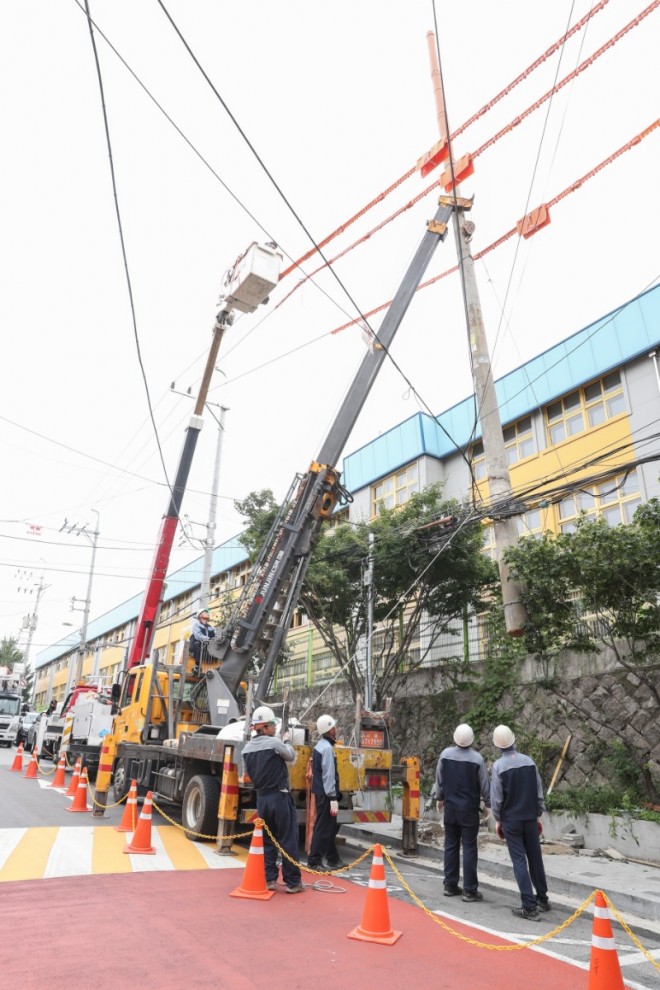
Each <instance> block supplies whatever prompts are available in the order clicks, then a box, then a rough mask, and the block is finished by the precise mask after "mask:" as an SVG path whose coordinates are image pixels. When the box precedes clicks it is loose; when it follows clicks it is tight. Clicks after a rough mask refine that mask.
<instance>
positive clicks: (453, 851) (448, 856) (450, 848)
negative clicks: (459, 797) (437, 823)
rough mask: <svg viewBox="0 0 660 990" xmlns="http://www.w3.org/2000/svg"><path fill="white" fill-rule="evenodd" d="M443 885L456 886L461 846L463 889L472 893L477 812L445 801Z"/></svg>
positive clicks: (475, 863)
mask: <svg viewBox="0 0 660 990" xmlns="http://www.w3.org/2000/svg"><path fill="white" fill-rule="evenodd" d="M444 825H445V879H444V884H445V887H457V886H458V877H459V872H460V854H461V845H462V846H463V889H464V890H465V892H466V893H469V894H474V893H475V892H476V890H477V888H478V886H479V881H478V880H477V838H478V836H479V812H478V811H458V810H456V809H454V808H451V807H448V805H447V804H446V803H445V813H444Z"/></svg>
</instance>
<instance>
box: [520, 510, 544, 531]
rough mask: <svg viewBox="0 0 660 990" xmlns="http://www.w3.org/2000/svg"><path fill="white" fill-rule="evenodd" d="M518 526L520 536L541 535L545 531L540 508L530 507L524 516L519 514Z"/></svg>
mask: <svg viewBox="0 0 660 990" xmlns="http://www.w3.org/2000/svg"><path fill="white" fill-rule="evenodd" d="M516 526H517V527H518V536H540V535H541V533H542V532H543V522H542V519H541V510H540V509H528V511H527V512H525V513H523V515H522V516H517V518H516Z"/></svg>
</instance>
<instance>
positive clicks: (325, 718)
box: [316, 715, 337, 736]
mask: <svg viewBox="0 0 660 990" xmlns="http://www.w3.org/2000/svg"><path fill="white" fill-rule="evenodd" d="M336 724H337V722H336V720H335V719H334V718H333V717H332V715H320V716H319V718H317V720H316V731H317V732H318V734H319V735H320V736H324V735H325V734H326V732H330V729H334V727H335V726H336Z"/></svg>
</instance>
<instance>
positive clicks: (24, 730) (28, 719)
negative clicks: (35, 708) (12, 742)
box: [16, 712, 39, 746]
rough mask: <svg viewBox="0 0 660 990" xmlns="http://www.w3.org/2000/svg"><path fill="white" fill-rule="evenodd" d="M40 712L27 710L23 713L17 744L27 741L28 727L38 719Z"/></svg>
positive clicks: (17, 734)
mask: <svg viewBox="0 0 660 990" xmlns="http://www.w3.org/2000/svg"><path fill="white" fill-rule="evenodd" d="M38 719H39V712H25V714H23V715H21V718H20V721H19V723H18V732H17V733H16V745H17V746H18V744H19V743H25V740H26V739H27V734H28V729H29V728H30V726H31V725H32V723H33V722H36V721H38Z"/></svg>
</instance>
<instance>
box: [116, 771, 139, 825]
mask: <svg viewBox="0 0 660 990" xmlns="http://www.w3.org/2000/svg"><path fill="white" fill-rule="evenodd" d="M136 827H137V780H132V781H131V788H130V790H129V792H128V797H127V798H126V806H125V807H124V814H123V815H122V816H121V821H120V823H119V825H115V832H134V831H135V829H136Z"/></svg>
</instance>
